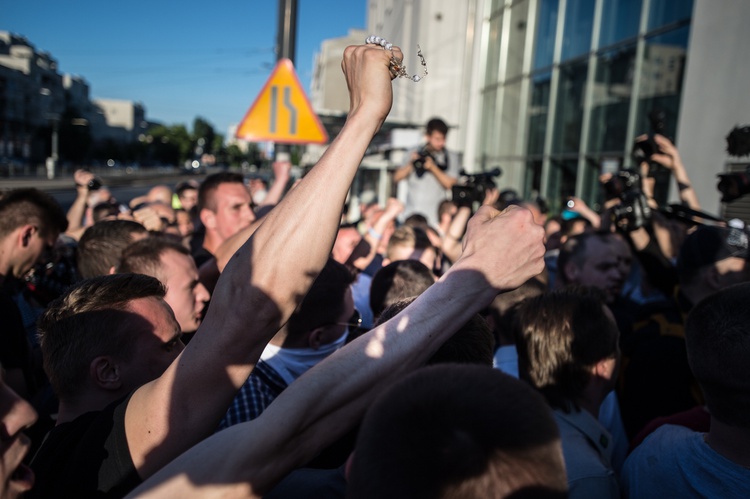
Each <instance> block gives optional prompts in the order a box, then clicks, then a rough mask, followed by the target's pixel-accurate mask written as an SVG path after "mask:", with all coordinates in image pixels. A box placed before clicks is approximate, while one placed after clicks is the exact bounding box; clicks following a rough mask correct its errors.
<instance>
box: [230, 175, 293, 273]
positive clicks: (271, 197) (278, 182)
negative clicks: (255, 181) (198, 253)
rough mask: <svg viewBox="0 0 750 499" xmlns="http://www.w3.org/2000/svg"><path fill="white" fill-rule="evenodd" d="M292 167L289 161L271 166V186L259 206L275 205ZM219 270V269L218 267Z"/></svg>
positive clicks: (279, 198) (282, 191)
mask: <svg viewBox="0 0 750 499" xmlns="http://www.w3.org/2000/svg"><path fill="white" fill-rule="evenodd" d="M291 167H292V163H291V162H289V161H276V162H274V164H273V179H274V180H273V185H272V186H271V188H270V189H268V194H266V197H265V199H263V202H262V203H261V204H260V205H261V206H269V205H275V204H277V203H278V202H279V201H280V200H281V197H282V196H283V195H284V189H286V184H287V183H289V170H290V169H291ZM219 268H221V267H219Z"/></svg>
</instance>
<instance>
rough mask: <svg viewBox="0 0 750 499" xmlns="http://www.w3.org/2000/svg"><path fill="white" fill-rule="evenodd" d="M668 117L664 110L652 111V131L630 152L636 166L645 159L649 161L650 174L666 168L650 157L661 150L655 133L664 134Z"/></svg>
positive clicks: (650, 114)
mask: <svg viewBox="0 0 750 499" xmlns="http://www.w3.org/2000/svg"><path fill="white" fill-rule="evenodd" d="M666 117H667V115H666V113H665V112H664V111H661V110H654V111H651V112H650V113H649V115H648V119H649V121H650V122H651V131H650V132H649V134H648V137H647V138H646V140H642V141H640V142H636V143H635V144H633V150H632V151H631V153H630V154H631V156H632V158H633V162H634V163H635V165H634V166H635V167H636V168H637V167H638V165H640V164H641V163H643V162H644V161H647V162H648V164H649V169H648V171H649V176H654V174H655V173H658V172H661V171H663V170H664V167H663V166H662V165H660V164H659V163H657V162H655V161H650V159H651V156H653V155H654V154H656V153H657V152H659V145H658V144H657V143H656V140H654V135H656V134H657V133H658V134H661V135H663V134H664V129H665V128H666V126H667V124H666Z"/></svg>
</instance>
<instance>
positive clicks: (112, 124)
mask: <svg viewBox="0 0 750 499" xmlns="http://www.w3.org/2000/svg"><path fill="white" fill-rule="evenodd" d="M93 113H94V114H93V115H92V121H93V122H94V123H97V124H98V126H94V127H93V128H92V129H91V135H92V138H93V139H94V140H95V141H102V140H111V141H114V142H118V143H123V144H127V143H131V142H136V141H137V140H138V138H139V136H140V135H141V134H143V133H144V132H145V131H146V129H147V128H148V127H149V124H148V122H147V121H146V110H145V109H144V107H143V104H141V103H140V102H131V101H126V100H115V99H94V101H93ZM100 124H103V125H104V126H100Z"/></svg>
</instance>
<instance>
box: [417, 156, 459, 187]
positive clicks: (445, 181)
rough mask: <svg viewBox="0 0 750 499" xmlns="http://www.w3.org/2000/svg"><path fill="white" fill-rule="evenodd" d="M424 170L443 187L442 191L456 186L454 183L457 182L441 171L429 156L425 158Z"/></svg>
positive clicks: (454, 178)
mask: <svg viewBox="0 0 750 499" xmlns="http://www.w3.org/2000/svg"><path fill="white" fill-rule="evenodd" d="M424 169H425V170H427V171H428V172H430V173H432V174H433V175H434V176H435V178H436V179H437V181H438V182H440V185H442V186H443V189H450V188H451V187H453V186H454V185H456V182H457V179H456V177H453V176H451V175H448V174H447V173H445V172H444V171H443V170H441V169H440V168H438V166H437V165H436V164H435V162H434V161H433V160H432V158H431V157H429V156H428V157H427V158H425V162H424Z"/></svg>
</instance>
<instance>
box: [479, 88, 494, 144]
mask: <svg viewBox="0 0 750 499" xmlns="http://www.w3.org/2000/svg"><path fill="white" fill-rule="evenodd" d="M482 100H483V106H482V149H481V150H482V156H483V157H487V156H492V157H495V156H497V140H496V137H497V126H498V120H497V114H496V106H497V88H493V89H491V90H487V91H485V92H484V96H483V99H482Z"/></svg>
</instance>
